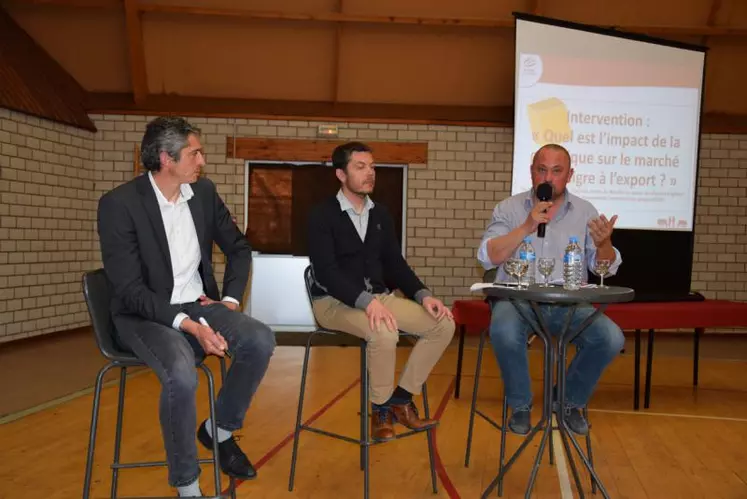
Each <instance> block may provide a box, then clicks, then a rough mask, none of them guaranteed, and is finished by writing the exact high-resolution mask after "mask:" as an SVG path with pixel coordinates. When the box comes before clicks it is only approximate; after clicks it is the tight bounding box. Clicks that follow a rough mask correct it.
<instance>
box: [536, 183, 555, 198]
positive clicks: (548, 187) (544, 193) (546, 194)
mask: <svg viewBox="0 0 747 499" xmlns="http://www.w3.org/2000/svg"><path fill="white" fill-rule="evenodd" d="M537 199H539V200H540V201H550V200H551V199H552V184H551V183H550V182H543V183H541V184H540V185H538V186H537Z"/></svg>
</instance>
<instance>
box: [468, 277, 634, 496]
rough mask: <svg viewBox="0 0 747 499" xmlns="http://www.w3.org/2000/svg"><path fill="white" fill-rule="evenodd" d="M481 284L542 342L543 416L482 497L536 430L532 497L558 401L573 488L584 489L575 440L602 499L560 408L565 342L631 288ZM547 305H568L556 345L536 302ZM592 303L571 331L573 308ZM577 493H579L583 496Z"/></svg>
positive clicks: (585, 461)
mask: <svg viewBox="0 0 747 499" xmlns="http://www.w3.org/2000/svg"><path fill="white" fill-rule="evenodd" d="M485 286H486V287H483V288H482V289H481V291H482V292H483V293H484V294H485V296H486V297H488V299H490V300H496V299H498V300H509V301H511V303H513V304H514V306H515V308H516V310H517V311H518V313H519V315H521V317H522V318H523V319H524V320H525V321H526V322H527V323H528V324H530V325H531V327H532V330H533V331H534V333H535V334H536V335H537V336H539V337H540V338H541V339H542V342H543V344H544V369H543V386H544V394H543V403H542V418H541V419H540V421H539V423H537V425H535V426H534V427H533V428H532V430H531V431H530V432H529V434H528V435H527V436H526V437H525V438H524V441H523V442H522V443H521V445H520V446H519V448H518V449H517V450H516V452H515V453H514V455H513V456H511V458H510V459H509V460H508V461H507V462H506V464H505V466H504V465H503V463H502V462H501V463H500V466H499V470H498V475H497V476H496V477H495V479H494V480H493V481H492V482H491V483H490V485H489V486H488V488H487V489H485V492H483V494H482V497H483V498H486V497H488V495H490V493H491V492H492V490H493V489H494V488H495V487H496V486H498V484H499V483H502V482H503V478H504V477H505V475H506V473H507V472H508V470H509V469H510V468H511V466H512V465H513V464H514V462H516V459H518V457H519V456H520V455H521V453H522V452H523V451H524V449H526V447H527V446H528V445H529V444H530V443H531V441H532V439H534V437H535V436H536V435H537V434H538V433H539V432H540V431H542V432H543V435H542V440H541V441H540V445H539V450H538V451H537V456H536V457H535V460H534V466H533V467H532V472H531V477H530V479H529V484H528V486H527V491H526V497H527V498H528V497H530V495H531V493H532V488H533V487H534V482H535V480H536V478H537V472H538V470H539V465H540V460H541V459H542V454H543V453H544V450H545V444H546V443H547V441H548V438H549V439H550V458H551V460H550V463H551V464H552V452H553V449H552V432H553V430H554V429H555V428H553V421H552V413H553V402H557V406H556V407H557V408H558V410H557V414H556V418H557V431H558V432H560V435H561V438H562V440H563V444H564V446H565V448H566V454H568V458H569V461H570V464H571V469H572V471H573V475H574V480H575V482H576V487H577V489H578V490H579V491H581V490H582V488H581V483H580V479H579V476H578V472H577V471H576V467H575V463H574V460H573V455H572V452H571V449H570V447H569V446H568V441H570V442H571V443H572V444H573V447H574V448H575V449H576V452H577V453H578V455H579V457H580V458H581V461H582V462H583V464H584V466H585V467H586V469H587V470H588V471H589V474H590V475H591V478H592V484H593V485H596V487H598V488H599V491H600V492H601V493H602V495H603V496H604V497H605V498H609V495H608V494H607V490H606V489H605V488H604V485H603V484H602V482H601V480H600V479H599V476H597V474H596V472H595V471H594V467H593V465H592V464H591V461H590V457H589V458H587V456H585V455H584V453H583V450H582V449H581V446H580V445H579V443H578V442H577V441H576V439H575V437H574V436H573V433H572V432H571V430H570V428H569V427H568V424H567V423H566V421H565V411H563V410H562V408H563V407H564V406H565V375H566V372H565V366H566V350H567V347H568V344H569V343H570V342H571V341H573V340H574V339H575V338H576V337H577V336H578V335H579V334H581V333H582V332H583V331H584V329H586V328H587V327H588V326H589V325H590V324H591V323H592V322H594V320H596V319H597V317H599V315H600V314H602V313H603V312H604V309H605V308H606V306H607V304H609V303H621V302H627V301H631V300H632V299H633V297H634V296H635V292H634V291H633V290H632V289H630V288H624V287H618V286H607V287H604V288H601V287H596V286H595V287H585V288H582V289H578V290H574V291H571V290H566V289H563V287H561V286H550V287H543V286H540V285H538V284H533V285H531V286H528V287H525V288H517V287H516V286H507V285H502V284H500V283H496V284H493V285H489V284H486V285H485ZM520 302H525V303H528V304H529V306H530V308H531V310H532V312H533V315H534V320H532V318H531V317H529V315H531V314H526V313H525V312H524V311H523V310H522V308H521V307H519V306H518V305H519V303H520ZM545 304H554V305H565V306H567V307H568V315H567V319H566V321H565V327H564V329H563V331H558V334H557V335H555V337H556V338H557V345H556V344H555V342H553V341H552V338H553V335H552V334H551V333H550V331H549V330H548V328H547V325H546V322H545V320H544V318H543V316H542V313H541V310H540V305H545ZM590 304H598V307H596V310H595V311H594V313H592V314H591V315H590V316H589V317H587V318H586V319H585V320H584V321H583V322H582V323H581V325H580V326H579V327H577V328H576V329H575V330H571V319H572V317H573V314H574V312H575V311H576V308H577V307H578V306H579V305H590ZM553 372H556V378H557V379H556V381H557V396H558V400H557V401H554V400H553V395H552V393H553V389H552V384H553ZM504 421H505V418H504ZM502 433H504V434H505V429H502ZM590 451H591V449H589V452H590ZM501 461H502V456H501ZM501 488H502V487H501ZM593 488H594V487H593ZM582 494H583V493H582ZM581 497H583V495H582V496H581Z"/></svg>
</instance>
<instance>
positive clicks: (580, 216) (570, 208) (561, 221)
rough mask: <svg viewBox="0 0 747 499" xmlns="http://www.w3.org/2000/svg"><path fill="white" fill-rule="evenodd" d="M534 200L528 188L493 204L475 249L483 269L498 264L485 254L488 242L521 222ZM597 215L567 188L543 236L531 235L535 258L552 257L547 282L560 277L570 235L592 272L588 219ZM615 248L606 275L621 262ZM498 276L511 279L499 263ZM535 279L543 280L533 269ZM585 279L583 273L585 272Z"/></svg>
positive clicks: (593, 256) (592, 249)
mask: <svg viewBox="0 0 747 499" xmlns="http://www.w3.org/2000/svg"><path fill="white" fill-rule="evenodd" d="M534 202H535V198H534V191H533V190H529V191H526V192H521V193H519V194H516V195H515V196H511V197H510V198H507V199H504V200H503V201H501V202H500V203H498V204H497V205H496V207H495V209H494V210H493V218H492V220H491V221H490V224H489V225H488V228H487V229H486V230H485V233H484V234H483V236H482V241H481V242H480V247H479V249H478V250H477V259H478V260H479V261H480V263H481V264H482V266H483V267H484V268H485V270H489V269H492V268H495V267H497V265H495V264H493V263H492V262H491V261H490V258H489V257H488V241H489V240H490V239H493V238H495V237H499V236H504V235H506V234H508V233H509V232H511V231H512V230H514V229H515V228H516V227H518V226H519V225H521V224H523V223H524V222H525V221H526V219H527V216H529V213H530V212H531V211H532V207H533V206H534ZM598 216H599V212H598V211H597V209H596V208H594V205H592V204H591V203H590V202H588V201H586V200H584V199H581V198H580V197H578V196H574V195H573V194H571V193H570V192H568V190H566V191H565V200H564V202H563V206H561V207H560V209H559V210H558V213H557V214H556V215H555V218H553V219H552V220H551V221H550V222H549V223H548V224H547V226H546V229H545V237H544V238H538V237H537V234H536V233H534V234H532V235H531V236H530V237H531V238H532V246H534V251H535V253H536V254H537V258H543V257H544V258H555V268H554V269H553V273H552V275H551V276H550V278H549V280H550V281H562V280H563V254H564V253H565V248H566V246H568V240H569V239H570V238H571V236H576V237H577V238H578V242H579V244H580V245H581V247H582V248H584V255H585V257H586V262H587V266H588V268H589V270H591V271H592V272H593V271H594V261H595V260H596V256H597V248H596V246H595V245H594V240H593V239H592V238H591V234H590V233H589V226H588V223H589V220H591V219H593V218H597V217H598ZM614 250H615V261H614V262H613V263H612V265H610V269H609V272H608V273H607V276H611V275H615V274H616V273H617V269H618V267H620V264H621V263H622V256H621V255H620V251H618V249H617V248H614ZM518 251H519V248H518V247H517V248H516V251H515V252H514V257H518ZM535 269H536V266H535ZM497 277H498V280H499V281H511V280H512V279H513V278H511V277H509V276H508V274H506V271H505V270H503V266H502V265H501V267H500V268H499V269H498V276H497ZM535 278H536V280H537V282H543V279H544V278H543V277H542V275H541V274H540V273H539V272H536V275H535ZM585 281H586V275H584V282H585Z"/></svg>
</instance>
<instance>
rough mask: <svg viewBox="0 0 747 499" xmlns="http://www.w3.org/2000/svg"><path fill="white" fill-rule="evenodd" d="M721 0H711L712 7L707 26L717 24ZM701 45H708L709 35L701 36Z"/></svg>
mask: <svg viewBox="0 0 747 499" xmlns="http://www.w3.org/2000/svg"><path fill="white" fill-rule="evenodd" d="M721 6H722V2H721V0H711V8H710V10H709V11H708V19H707V20H706V26H709V27H713V26H715V25H716V19H717V18H718V14H719V11H720V10H721ZM700 44H701V45H708V35H703V36H702V37H701V38H700Z"/></svg>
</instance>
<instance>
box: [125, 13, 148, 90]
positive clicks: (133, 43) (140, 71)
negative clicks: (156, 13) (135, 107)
mask: <svg viewBox="0 0 747 499" xmlns="http://www.w3.org/2000/svg"><path fill="white" fill-rule="evenodd" d="M124 8H125V27H126V31H127V47H128V54H129V60H130V78H131V79H132V93H133V96H134V98H135V104H142V103H143V102H145V100H146V99H147V98H148V75H147V74H146V70H145V48H144V47H143V26H142V23H141V19H140V16H141V12H140V10H139V3H138V0H124Z"/></svg>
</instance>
